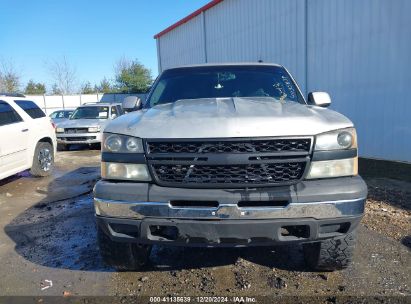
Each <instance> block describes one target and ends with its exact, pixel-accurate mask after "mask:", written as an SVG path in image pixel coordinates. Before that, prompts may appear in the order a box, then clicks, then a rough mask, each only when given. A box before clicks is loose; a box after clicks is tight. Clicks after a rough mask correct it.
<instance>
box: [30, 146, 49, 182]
mask: <svg viewBox="0 0 411 304" xmlns="http://www.w3.org/2000/svg"><path fill="white" fill-rule="evenodd" d="M53 166H54V152H53V146H52V145H51V144H50V143H48V142H39V143H37V145H36V149H35V150H34V156H33V165H32V167H31V169H30V173H31V174H32V175H34V176H48V175H50V173H51V170H52V169H53Z"/></svg>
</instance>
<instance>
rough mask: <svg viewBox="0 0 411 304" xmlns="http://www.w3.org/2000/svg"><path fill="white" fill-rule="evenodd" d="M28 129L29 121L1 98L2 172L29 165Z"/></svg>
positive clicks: (0, 136) (0, 142) (0, 165)
mask: <svg viewBox="0 0 411 304" xmlns="http://www.w3.org/2000/svg"><path fill="white" fill-rule="evenodd" d="M28 131H29V130H28V126H27V123H26V122H24V121H23V119H22V118H21V116H20V115H19V114H18V113H17V112H16V110H15V109H14V108H13V107H12V106H11V105H10V104H8V103H7V102H5V101H2V100H0V168H1V170H0V173H4V174H5V173H7V172H12V171H15V170H18V169H21V168H22V167H24V166H26V165H27V143H28V133H29V132H28ZM16 172H18V171H16ZM11 174H14V173H11Z"/></svg>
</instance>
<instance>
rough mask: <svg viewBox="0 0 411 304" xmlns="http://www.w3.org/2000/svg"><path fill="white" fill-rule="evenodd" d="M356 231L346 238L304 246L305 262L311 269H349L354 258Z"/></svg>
mask: <svg viewBox="0 0 411 304" xmlns="http://www.w3.org/2000/svg"><path fill="white" fill-rule="evenodd" d="M355 244H356V231H355V230H354V231H352V232H350V233H348V234H347V235H345V236H342V237H335V238H332V239H329V240H324V241H321V242H315V243H308V244H304V245H303V250H304V257H305V261H306V263H307V264H308V266H309V267H310V268H312V269H313V270H319V271H334V270H340V269H344V268H347V267H348V266H349V265H350V264H351V262H352V258H353V254H354V247H355Z"/></svg>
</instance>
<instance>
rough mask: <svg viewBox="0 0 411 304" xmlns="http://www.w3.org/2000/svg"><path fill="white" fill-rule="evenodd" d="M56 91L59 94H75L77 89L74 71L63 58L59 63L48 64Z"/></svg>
mask: <svg viewBox="0 0 411 304" xmlns="http://www.w3.org/2000/svg"><path fill="white" fill-rule="evenodd" d="M49 70H50V74H51V76H52V77H53V81H54V85H53V86H55V89H56V91H58V92H61V94H71V93H75V91H76V89H77V76H76V69H75V68H74V67H73V66H71V65H70V63H69V62H68V61H67V59H66V57H65V56H64V57H63V58H62V59H61V60H60V61H57V60H54V61H53V62H52V63H51V64H49Z"/></svg>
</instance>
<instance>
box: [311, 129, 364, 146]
mask: <svg viewBox="0 0 411 304" xmlns="http://www.w3.org/2000/svg"><path fill="white" fill-rule="evenodd" d="M355 148H357V133H356V132H355V129H354V128H347V129H341V130H336V131H332V132H327V133H323V134H320V135H317V136H316V139H315V148H314V150H315V151H329V150H341V149H355Z"/></svg>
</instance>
